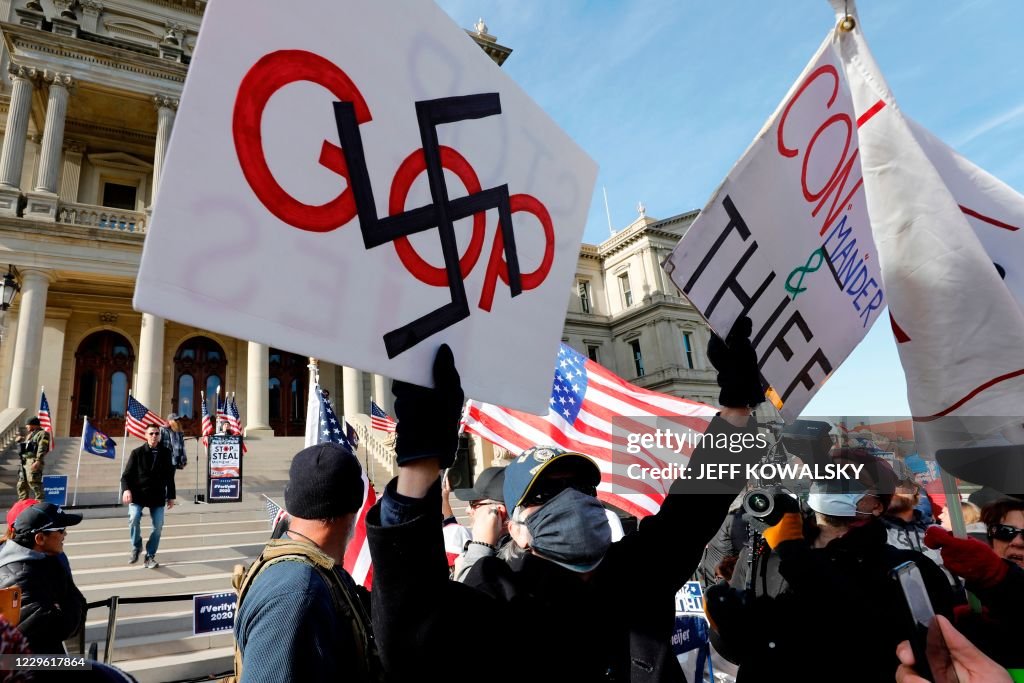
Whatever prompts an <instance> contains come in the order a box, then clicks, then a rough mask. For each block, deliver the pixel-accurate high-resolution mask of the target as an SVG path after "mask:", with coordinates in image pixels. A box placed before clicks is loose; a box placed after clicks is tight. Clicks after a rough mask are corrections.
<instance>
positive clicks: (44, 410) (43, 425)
mask: <svg viewBox="0 0 1024 683" xmlns="http://www.w3.org/2000/svg"><path fill="white" fill-rule="evenodd" d="M39 428H40V429H42V430H43V431H44V432H49V433H50V443H51V444H52V443H53V422H52V421H51V420H50V402H49V401H47V400H46V392H45V391H43V392H40V396H39Z"/></svg>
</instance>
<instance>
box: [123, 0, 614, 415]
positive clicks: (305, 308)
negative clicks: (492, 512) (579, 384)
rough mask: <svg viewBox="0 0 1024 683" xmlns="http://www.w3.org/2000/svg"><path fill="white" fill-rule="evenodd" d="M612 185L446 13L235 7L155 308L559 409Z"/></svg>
mask: <svg viewBox="0 0 1024 683" xmlns="http://www.w3.org/2000/svg"><path fill="white" fill-rule="evenodd" d="M336 103H337V104H336ZM595 178H596V166H595V164H594V163H593V162H592V161H591V159H590V158H589V157H588V156H587V155H586V154H585V153H584V152H583V151H582V150H580V149H579V147H578V146H577V145H576V144H575V143H574V142H573V141H572V140H571V139H570V138H569V137H568V136H567V135H565V133H563V132H562V131H561V130H560V129H559V128H558V127H557V126H556V125H555V124H554V123H553V122H552V121H551V119H550V118H549V117H548V116H547V115H546V114H545V113H544V112H543V111H542V110H541V109H540V108H539V107H538V106H537V105H536V104H535V103H534V102H533V101H532V100H530V98H529V97H527V96H526V94H525V93H523V91H522V90H521V89H520V88H519V87H518V86H517V85H516V84H515V83H513V82H512V80H511V79H509V78H508V76H506V75H505V74H504V73H503V72H502V71H501V70H500V69H499V68H498V67H497V66H496V65H495V64H494V63H493V62H492V61H491V60H490V58H489V57H487V55H486V54H484V52H483V51H482V50H481V49H480V48H479V46H477V45H476V44H475V43H474V42H473V41H472V40H471V39H470V38H469V37H468V36H467V35H466V33H465V31H463V30H462V29H460V28H459V27H458V26H456V25H455V24H454V23H453V22H452V20H451V19H449V18H448V16H447V15H445V14H444V12H443V11H442V10H441V9H439V8H438V7H437V6H436V5H434V4H433V3H431V2H373V1H371V0H343V1H342V0H315V1H314V0H310V1H309V2H305V3H302V7H301V9H299V8H298V7H297V6H295V5H294V3H287V2H281V1H280V0H219V1H218V2H215V3H210V5H209V7H208V8H207V11H206V15H205V17H204V19H203V26H202V31H201V33H200V36H199V42H198V45H197V47H196V51H195V55H194V57H193V61H192V64H191V67H190V70H189V75H188V80H187V82H186V84H185V89H184V92H183V96H182V99H181V106H180V109H179V111H178V114H177V117H176V119H175V122H174V132H173V135H172V137H171V143H170V147H169V151H168V154H167V160H166V165H165V166H164V168H163V171H162V175H161V178H160V191H159V194H158V196H157V199H156V203H155V207H154V212H153V219H152V222H151V226H150V234H149V235H148V236H147V238H146V244H145V249H144V252H143V258H142V264H141V267H140V270H139V277H138V281H137V289H136V294H135V307H136V308H137V309H139V310H141V311H145V312H149V313H153V314H155V315H158V316H161V317H164V318H168V319H171V320H176V321H179V322H183V323H187V324H190V325H195V326H197V327H200V328H204V329H208V330H212V331H215V332H221V333H224V334H229V335H231V336H233V337H235V338H238V339H247V340H251V341H257V342H261V343H264V344H269V345H272V346H275V347H278V348H282V349H285V350H288V351H292V352H295V353H300V354H303V355H310V356H316V357H318V358H322V359H325V360H328V361H331V362H334V363H338V364H342V365H348V366H352V367H356V368H359V369H361V370H365V371H369V372H376V373H381V374H384V375H387V376H390V377H395V378H398V379H403V380H407V381H411V382H415V383H418V384H424V385H430V384H432V378H431V364H432V361H433V358H434V354H435V352H436V349H437V347H438V346H439V345H440V344H441V343H442V342H447V343H448V344H449V345H451V347H452V349H453V351H454V352H455V358H456V363H457V366H458V369H459V371H460V373H461V375H462V383H463V387H464V388H465V390H466V394H467V396H468V397H472V398H477V399H481V400H486V401H493V402H497V403H500V404H501V405H505V406H508V407H513V408H519V409H522V410H530V411H533V412H542V411H545V410H546V409H547V401H548V398H549V395H550V386H551V363H552V360H553V359H554V357H555V355H556V354H557V353H558V344H559V340H560V337H561V330H562V325H563V322H564V316H565V307H566V301H567V294H566V293H567V292H568V291H569V290H570V288H571V281H572V278H573V275H574V273H575V270H576V263H577V258H578V254H579V244H580V239H581V237H582V233H583V228H584V225H585V221H586V216H587V211H588V209H589V206H590V198H591V194H592V192H593V187H594V182H595ZM499 226H500V227H499ZM202 254H209V255H210V256H211V257H215V258H203V257H202V256H201V255H202Z"/></svg>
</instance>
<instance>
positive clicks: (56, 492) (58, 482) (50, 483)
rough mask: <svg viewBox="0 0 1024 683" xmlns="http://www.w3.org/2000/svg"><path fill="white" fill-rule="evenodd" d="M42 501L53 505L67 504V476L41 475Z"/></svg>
mask: <svg viewBox="0 0 1024 683" xmlns="http://www.w3.org/2000/svg"><path fill="white" fill-rule="evenodd" d="M43 500H44V501H45V502H47V503H53V504H54V505H67V504H68V475H66V474H44V475H43Z"/></svg>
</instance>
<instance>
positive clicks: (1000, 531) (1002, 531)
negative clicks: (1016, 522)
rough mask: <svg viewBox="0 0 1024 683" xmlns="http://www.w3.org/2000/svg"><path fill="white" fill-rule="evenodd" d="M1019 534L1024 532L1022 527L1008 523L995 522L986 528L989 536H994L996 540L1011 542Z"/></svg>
mask: <svg viewBox="0 0 1024 683" xmlns="http://www.w3.org/2000/svg"><path fill="white" fill-rule="evenodd" d="M1020 534H1024V529H1021V528H1019V527H1015V526H1010V525H1009V524H996V525H995V526H990V527H989V528H988V536H989V538H994V539H996V540H997V541H1003V542H1005V543H1009V542H1011V541H1012V540H1013V539H1015V538H1017V536H1018V535H1020Z"/></svg>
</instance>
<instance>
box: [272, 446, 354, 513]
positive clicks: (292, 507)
mask: <svg viewBox="0 0 1024 683" xmlns="http://www.w3.org/2000/svg"><path fill="white" fill-rule="evenodd" d="M362 475H363V468H362V467H360V466H359V460H358V459H356V456H354V455H352V452H351V451H349V450H348V449H347V448H345V447H344V446H341V445H339V444H334V443H322V444H317V445H315V446H310V447H309V448H304V449H302V450H301V451H299V452H298V453H296V454H295V457H294V458H292V465H291V468H290V469H289V470H288V485H287V486H286V487H285V489H284V507H285V509H286V510H287V511H288V513H289V514H291V515H294V516H295V517H300V518H302V519H329V518H331V517H341V516H342V515H347V514H348V513H350V512H356V511H357V510H358V509H359V507H360V506H361V505H362V504H363V493H364V491H363V476H362Z"/></svg>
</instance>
